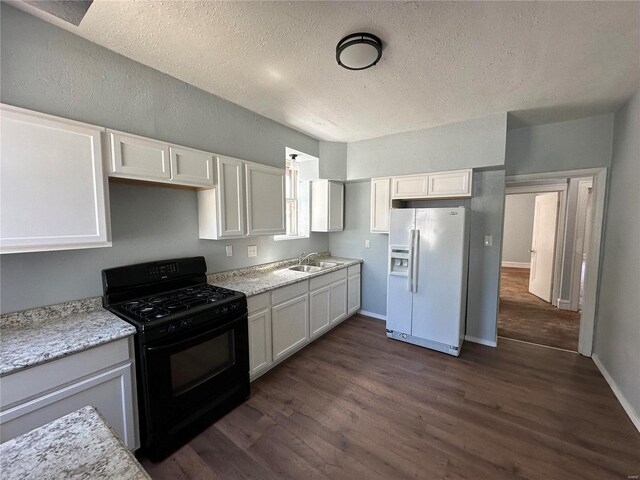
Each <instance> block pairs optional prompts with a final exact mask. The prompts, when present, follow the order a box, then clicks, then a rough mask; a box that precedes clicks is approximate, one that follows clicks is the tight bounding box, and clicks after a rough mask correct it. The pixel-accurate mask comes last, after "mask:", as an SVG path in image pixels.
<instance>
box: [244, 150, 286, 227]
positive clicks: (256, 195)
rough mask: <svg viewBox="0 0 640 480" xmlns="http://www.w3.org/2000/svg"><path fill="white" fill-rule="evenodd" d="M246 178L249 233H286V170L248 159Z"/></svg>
mask: <svg viewBox="0 0 640 480" xmlns="http://www.w3.org/2000/svg"><path fill="white" fill-rule="evenodd" d="M245 179H246V189H247V235H280V234H285V233H286V226H285V220H284V209H285V193H284V170H282V169H280V168H275V167H266V166H264V165H258V164H255V163H247V164H246V165H245Z"/></svg>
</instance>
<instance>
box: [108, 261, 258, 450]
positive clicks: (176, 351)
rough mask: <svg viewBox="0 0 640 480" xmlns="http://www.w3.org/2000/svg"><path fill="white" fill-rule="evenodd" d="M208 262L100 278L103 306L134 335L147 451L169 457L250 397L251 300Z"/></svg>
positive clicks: (147, 266)
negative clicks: (211, 276)
mask: <svg viewBox="0 0 640 480" xmlns="http://www.w3.org/2000/svg"><path fill="white" fill-rule="evenodd" d="M206 271H207V267H206V263H205V260H204V257H193V258H181V259H174V260H165V261H160V262H151V263H143V264H136V265H128V266H124V267H117V268H111V269H107V270H103V271H102V283H103V292H104V297H103V305H104V307H105V308H107V309H108V310H110V311H112V312H113V313H115V314H116V315H118V316H119V317H120V318H122V319H124V320H126V321H127V322H129V323H131V324H132V325H134V326H135V327H136V330H137V333H136V373H137V384H138V405H139V414H140V415H139V416H140V432H141V443H142V447H143V449H144V450H145V452H146V454H147V455H148V456H149V458H151V459H152V460H159V459H162V458H163V457H165V456H166V455H167V454H168V453H170V452H171V451H172V450H173V449H175V448H177V447H178V446H180V445H181V444H182V443H184V442H185V441H187V440H188V439H189V438H190V437H191V436H192V435H194V434H195V433H197V432H199V431H200V430H202V429H203V428H206V427H207V426H209V425H210V424H211V423H212V422H213V421H215V420H216V419H218V418H220V417H221V416H222V415H224V414H225V413H227V412H228V411H230V410H231V409H232V408H234V407H235V406H237V405H238V404H240V403H242V402H243V401H244V400H245V399H246V398H247V397H248V396H249V345H248V343H249V341H248V323H247V300H246V297H245V295H244V294H243V293H240V292H235V291H232V290H228V289H225V288H221V287H216V286H214V285H209V284H207V283H206V280H207V278H206Z"/></svg>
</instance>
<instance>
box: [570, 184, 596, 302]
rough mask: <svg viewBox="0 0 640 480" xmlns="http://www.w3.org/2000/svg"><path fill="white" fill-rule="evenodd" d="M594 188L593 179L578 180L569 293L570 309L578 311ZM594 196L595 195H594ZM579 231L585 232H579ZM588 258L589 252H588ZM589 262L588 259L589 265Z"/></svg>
mask: <svg viewBox="0 0 640 480" xmlns="http://www.w3.org/2000/svg"><path fill="white" fill-rule="evenodd" d="M592 188H593V181H592V180H591V179H588V180H587V179H581V180H578V199H577V204H576V210H577V211H576V219H575V220H576V226H575V233H574V236H573V258H572V259H571V292H570V294H569V309H570V310H573V311H574V312H575V311H578V307H579V303H580V286H581V281H580V276H581V275H580V274H581V273H582V257H583V255H584V253H585V251H584V246H585V243H587V245H588V242H586V240H587V239H586V237H585V236H584V233H585V228H586V226H587V203H588V201H589V189H592ZM592 198H593V197H592ZM578 232H583V233H582V234H580V235H579V234H578ZM587 258H589V256H588V252H587ZM588 264H589V262H588V261H587V265H588Z"/></svg>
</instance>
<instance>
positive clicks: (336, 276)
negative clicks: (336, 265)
mask: <svg viewBox="0 0 640 480" xmlns="http://www.w3.org/2000/svg"><path fill="white" fill-rule="evenodd" d="M343 278H347V270H346V269H345V268H343V269H342V270H338V271H337V272H331V273H327V274H326V275H321V276H319V277H315V278H312V279H311V280H310V281H309V283H310V284H309V290H310V291H314V290H317V289H318V288H322V287H324V286H326V285H330V284H332V283H336V282H339V281H340V280H342V279H343Z"/></svg>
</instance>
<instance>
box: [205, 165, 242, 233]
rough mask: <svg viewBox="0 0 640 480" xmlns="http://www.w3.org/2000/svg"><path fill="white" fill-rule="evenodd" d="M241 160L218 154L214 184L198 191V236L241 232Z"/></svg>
mask: <svg viewBox="0 0 640 480" xmlns="http://www.w3.org/2000/svg"><path fill="white" fill-rule="evenodd" d="M243 170H244V163H243V162H242V160H238V159H237V158H232V157H224V156H222V155H219V156H218V157H217V158H216V177H217V183H216V186H215V188H212V189H209V190H200V191H199V192H198V220H199V225H200V238H204V239H208V240H218V239H221V238H237V237H243V236H244V235H245V231H246V230H245V218H244V217H245V214H244V182H243Z"/></svg>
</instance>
